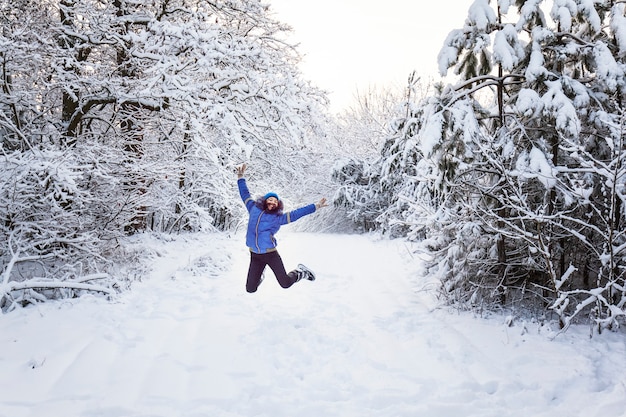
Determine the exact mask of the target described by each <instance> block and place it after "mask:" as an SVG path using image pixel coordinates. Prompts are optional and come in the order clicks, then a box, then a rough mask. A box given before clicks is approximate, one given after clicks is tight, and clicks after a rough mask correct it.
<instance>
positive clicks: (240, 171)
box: [237, 164, 247, 178]
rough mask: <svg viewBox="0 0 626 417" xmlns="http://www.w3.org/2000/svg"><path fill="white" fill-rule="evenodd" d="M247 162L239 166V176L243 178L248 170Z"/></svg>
mask: <svg viewBox="0 0 626 417" xmlns="http://www.w3.org/2000/svg"><path fill="white" fill-rule="evenodd" d="M246 168H247V166H246V164H241V165H240V166H238V167H237V178H243V174H244V173H245V172H246Z"/></svg>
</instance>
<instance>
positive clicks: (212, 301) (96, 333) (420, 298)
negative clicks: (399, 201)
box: [0, 231, 626, 417]
mask: <svg viewBox="0 0 626 417" xmlns="http://www.w3.org/2000/svg"><path fill="white" fill-rule="evenodd" d="M278 237H279V241H280V245H279V248H280V251H281V254H282V257H283V260H284V261H285V264H286V267H287V269H290V268H292V267H294V266H295V265H296V264H297V263H299V262H302V263H304V264H306V265H307V266H309V267H310V268H312V269H313V270H314V271H315V272H316V273H317V277H318V279H317V281H315V282H300V283H297V284H296V285H294V287H292V288H290V289H288V290H283V289H282V288H280V287H279V286H278V284H277V282H276V280H275V279H274V276H273V275H272V274H271V272H269V271H268V273H267V274H266V279H265V281H264V282H263V284H262V285H261V287H260V288H259V291H258V292H257V293H255V294H247V293H245V290H244V281H245V275H246V270H247V265H248V256H249V255H248V253H247V251H246V249H245V247H244V245H243V240H244V239H243V236H240V235H234V236H230V237H229V236H226V235H222V234H204V235H189V236H184V237H177V238H175V239H172V238H169V239H158V238H155V237H144V238H143V239H142V240H140V241H139V242H137V245H138V246H143V247H145V249H144V250H145V253H146V256H150V257H152V259H153V264H152V265H153V271H152V272H151V273H150V274H149V275H148V276H145V278H144V279H143V280H142V282H138V283H136V284H135V285H134V286H133V289H132V290H131V291H129V292H126V293H124V294H122V295H121V296H120V297H119V298H118V299H117V300H115V301H114V302H112V303H108V302H106V301H104V300H102V299H100V298H97V297H93V296H85V297H83V298H81V299H76V300H68V301H63V302H55V303H48V304H45V305H39V306H36V307H30V308H25V309H21V310H17V311H14V312H11V313H9V314H5V315H2V316H0V416H2V417H23V416H24V417H26V416H28V417H35V416H36V417H42V416H46V417H48V416H51V417H55V416H63V417H73V416H77V417H78V416H80V417H140V416H141V417H148V416H150V417H156V416H159V417H161V416H162V417H176V416H189V417H191V416H197V417H201V416H202V417H222V416H224V417H230V416H246V417H248V416H267V417H282V416H284V417H296V416H297V417H320V416H333V417H335V416H337V417H352V416H354V417H364V416H375V417H378V416H393V417H398V416H411V417H415V416H425V417H426V416H428V417H447V416H449V417H459V416H466V417H467V416H476V417H477V416H481V417H482V416H493V417H503V416H519V417H538V416H550V417H560V416H585V417H594V416H598V417H600V416H602V417H618V416H624V415H626V372H625V365H626V338H625V336H624V334H623V333H606V334H603V335H601V336H596V337H594V338H591V339H590V338H589V337H588V336H587V335H588V333H589V329H588V327H585V326H581V327H572V328H571V329H570V330H569V331H568V332H567V333H565V334H562V335H559V336H558V337H556V338H554V336H555V332H554V331H552V330H550V328H549V326H546V325H543V326H541V325H539V324H538V323H533V322H526V323H524V322H522V321H514V322H513V325H512V326H507V325H506V324H505V319H504V318H503V317H492V318H490V319H482V318H476V317H473V316H472V315H471V314H467V313H462V314H461V313H457V312H451V311H449V310H445V309H436V308H435V306H436V303H435V301H434V297H433V294H432V293H431V292H429V289H430V288H431V286H430V285H429V284H428V283H427V282H423V281H420V279H418V278H416V274H415V272H416V271H417V270H418V269H419V260H418V259H417V258H415V257H414V255H411V253H410V250H409V248H408V247H407V246H406V244H405V243H403V242H401V241H386V240H379V239H376V238H374V237H372V236H347V235H332V234H311V233H295V232H294V233H290V232H288V231H281V233H280V235H279V236H278Z"/></svg>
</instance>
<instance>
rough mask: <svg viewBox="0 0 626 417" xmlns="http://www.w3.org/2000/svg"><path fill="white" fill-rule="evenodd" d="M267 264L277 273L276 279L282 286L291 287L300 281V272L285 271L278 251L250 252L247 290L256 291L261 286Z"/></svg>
mask: <svg viewBox="0 0 626 417" xmlns="http://www.w3.org/2000/svg"><path fill="white" fill-rule="evenodd" d="M267 265H269V267H270V268H271V269H272V271H273V272H274V275H276V279H277V280H278V283H279V284H280V286H281V287H283V288H289V287H291V286H292V285H293V284H294V283H295V282H296V281H298V273H297V272H296V271H291V272H290V273H287V271H285V265H284V264H283V260H282V258H281V257H280V255H279V254H278V252H277V251H272V252H268V253H263V254H258V253H254V252H250V268H249V269H248V280H247V281H246V291H248V292H255V291H256V290H257V288H259V285H260V284H261V276H262V275H263V270H264V269H265V267H266V266H267Z"/></svg>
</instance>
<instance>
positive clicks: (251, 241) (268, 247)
mask: <svg viewBox="0 0 626 417" xmlns="http://www.w3.org/2000/svg"><path fill="white" fill-rule="evenodd" d="M237 186H238V187H239V195H240V196H241V199H242V200H243V202H244V204H245V205H246V208H247V209H248V213H250V218H249V220H248V231H247V233H246V245H247V246H248V247H249V248H250V250H251V251H252V252H255V253H267V252H271V251H273V250H276V245H277V242H276V239H275V238H274V235H275V234H276V233H277V232H278V229H280V226H282V225H283V224H287V223H291V222H295V221H296V220H298V219H299V218H301V217H304V216H306V215H307V214H312V213H314V212H315V204H309V205H308V206H304V207H301V208H298V209H296V210H293V211H290V212H288V213H283V214H276V213H268V212H267V211H265V210H263V209H262V208H259V207H257V205H256V203H255V201H254V200H253V199H252V197H250V191H248V186H247V185H246V180H245V179H244V178H239V180H237Z"/></svg>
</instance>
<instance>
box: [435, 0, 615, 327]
mask: <svg viewBox="0 0 626 417" xmlns="http://www.w3.org/2000/svg"><path fill="white" fill-rule="evenodd" d="M545 11H548V14H546V12H545ZM623 19H624V5H623V4H621V3H620V2H614V1H586V0H556V1H552V2H547V1H516V2H512V1H508V0H500V1H497V2H491V4H490V2H488V1H486V0H477V1H475V2H474V4H473V5H472V6H471V8H470V11H469V16H468V20H467V21H466V24H465V27H464V28H463V29H461V30H457V31H453V32H452V33H451V34H450V36H449V37H448V39H447V40H446V43H445V46H444V48H443V49H442V52H441V54H440V68H441V70H442V72H444V73H445V72H446V71H447V69H448V67H450V66H452V65H455V69H456V71H457V73H459V74H460V75H461V76H462V80H461V82H460V84H459V85H458V86H457V87H456V89H455V92H454V93H452V95H454V94H462V95H463V96H465V97H474V98H475V100H476V103H480V113H479V112H475V114H476V115H477V117H476V119H477V120H479V121H480V125H481V129H480V132H481V133H479V132H473V133H472V134H471V136H473V139H472V146H473V147H474V149H475V151H477V152H474V156H475V157H476V156H479V157H478V158H474V159H473V160H471V161H468V160H467V159H466V160H465V161H464V162H466V163H468V165H467V167H466V168H465V169H464V172H463V173H461V175H456V176H455V178H454V182H453V184H454V189H455V190H454V192H456V193H457V194H460V195H462V196H464V199H465V201H466V203H465V204H463V207H464V208H465V209H466V210H468V211H465V213H467V216H463V217H458V220H460V226H459V229H465V227H466V226H465V225H468V224H472V225H477V226H479V227H480V229H481V230H483V231H484V232H485V233H488V234H492V235H493V236H494V238H493V239H492V240H490V241H489V240H487V241H488V243H489V246H486V247H485V248H484V251H483V252H482V253H484V254H485V255H488V256H484V260H485V262H484V263H483V265H492V267H489V268H487V269H485V268H484V267H480V264H481V263H480V262H477V265H478V266H479V267H478V268H474V269H473V270H470V272H469V274H467V275H466V278H464V279H463V280H462V282H461V283H460V284H461V285H462V286H463V288H464V289H465V290H464V291H465V292H466V293H467V294H468V295H474V296H482V297H484V296H485V295H486V294H487V295H490V296H492V295H496V296H498V297H499V300H502V298H501V297H503V296H505V295H506V294H507V293H509V294H510V295H511V296H512V295H513V293H511V292H510V290H511V288H512V287H514V286H515V287H517V288H519V289H521V291H526V292H528V293H540V294H541V296H542V297H543V298H544V299H545V300H547V301H548V302H549V303H550V306H551V307H552V308H553V309H554V310H555V311H556V312H557V313H558V314H559V316H560V319H561V323H562V325H564V326H566V325H567V324H568V323H569V322H570V320H571V319H572V318H573V317H574V316H575V315H577V314H578V313H579V312H581V311H586V312H587V313H591V314H592V315H593V317H594V318H595V319H596V320H597V323H598V324H600V325H601V326H600V327H601V328H602V327H607V326H613V325H616V324H617V323H618V321H619V320H621V319H622V318H623V316H624V304H625V302H626V301H625V300H624V297H623V295H624V291H623V288H624V286H623V285H624V278H623V275H622V273H623V268H624V253H623V251H622V249H621V248H622V246H623V242H622V241H623V232H624V230H623V226H622V224H623V219H624V212H623V209H622V201H623V194H622V190H621V188H622V184H623V181H624V177H623V172H622V168H621V166H622V161H623V160H624V157H625V156H626V155H624V153H623V151H622V150H621V147H620V143H621V140H622V139H623V117H622V110H621V109H622V108H623V104H624V103H623V100H624V81H625V80H624V69H625V66H624V59H623V58H624V53H623V48H624V45H623V41H622V39H623V36H622V34H621V33H620V32H623V29H621V28H620V25H619V22H623ZM485 90H488V91H490V92H491V94H492V97H493V99H492V100H491V101H486V100H485V99H484V98H485V96H484V95H483V96H482V97H481V96H477V95H476V94H474V93H475V92H478V91H485ZM483 94H484V93H483ZM462 102H463V101H462V100H459V101H457V103H462ZM453 107H455V108H458V105H457V104H454V105H453ZM470 127H471V125H470ZM467 128H468V125H465V126H464V127H463V129H462V131H464V132H465V135H466V136H467ZM472 129H473V127H472ZM442 140H443V138H442ZM463 190H466V191H463ZM461 200H462V199H459V201H461ZM463 238H464V237H462V236H459V237H457V239H456V241H457V244H455V243H454V240H453V241H451V242H450V243H449V244H450V245H457V246H458V245H459V243H458V242H459V241H460V240H461V239H463ZM464 245H466V244H464V243H463V244H461V246H464ZM473 253H477V252H473ZM467 254H468V252H465V253H463V254H462V256H466V255H467ZM451 256H453V255H449V254H447V255H445V258H446V259H448V262H449V260H450V257H451ZM462 256H460V257H459V258H461V257H462ZM450 279H457V278H449V279H448V281H449V280H450ZM485 290H488V292H487V291H485ZM520 293H521V292H517V294H520ZM474 300H475V298H474ZM554 300H557V301H556V303H553V301H554ZM590 304H593V305H594V307H595V309H594V311H591V312H590V311H589V309H586V308H585V307H586V306H587V305H590Z"/></svg>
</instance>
